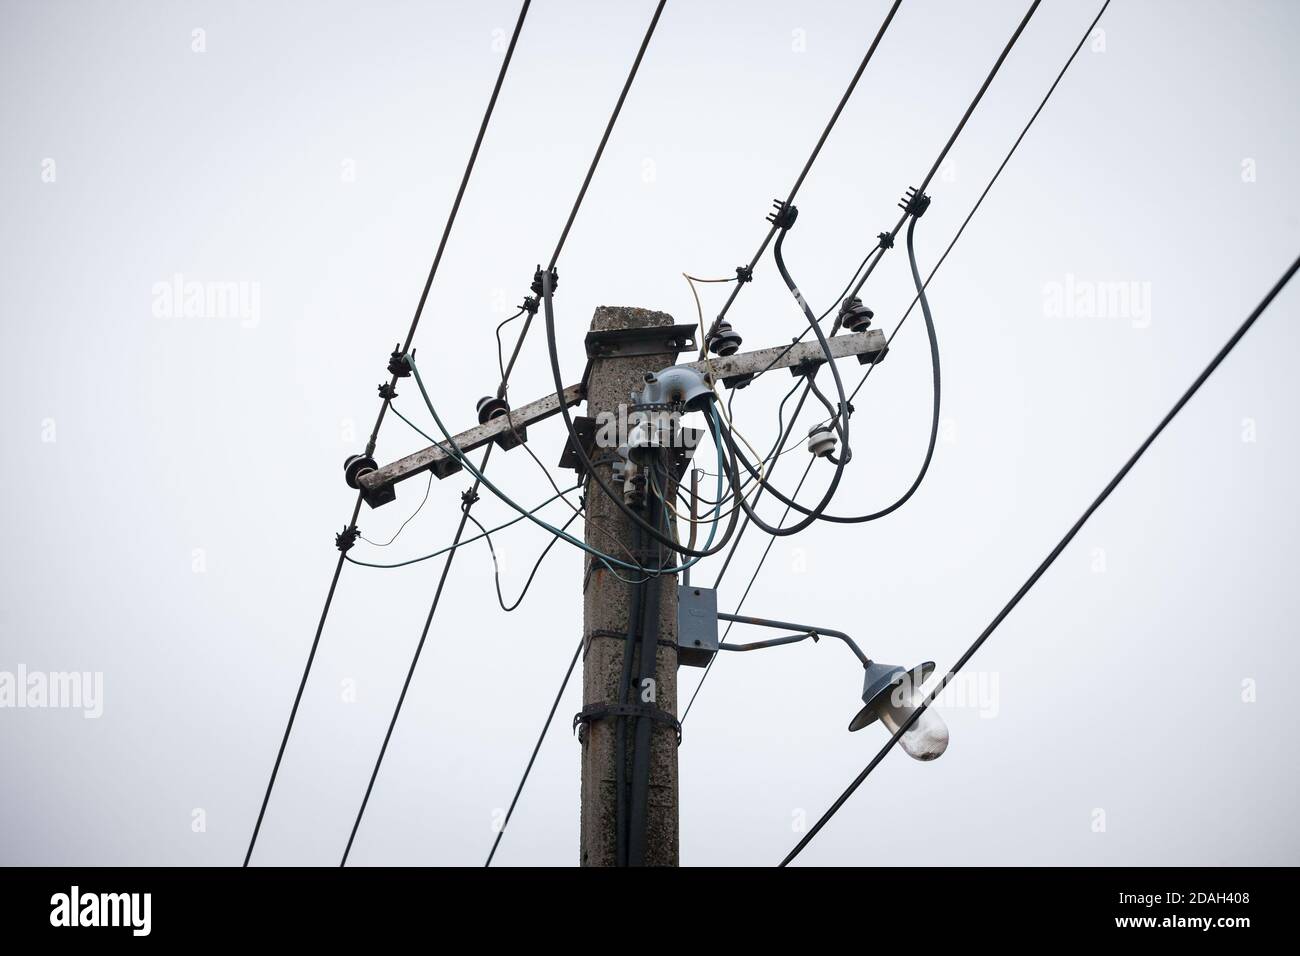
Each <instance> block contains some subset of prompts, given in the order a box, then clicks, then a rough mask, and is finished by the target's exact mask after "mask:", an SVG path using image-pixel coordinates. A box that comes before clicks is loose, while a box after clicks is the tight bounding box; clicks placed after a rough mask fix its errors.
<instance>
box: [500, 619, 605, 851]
mask: <svg viewBox="0 0 1300 956" xmlns="http://www.w3.org/2000/svg"><path fill="white" fill-rule="evenodd" d="M582 645H583V641H582V640H581V639H579V641H578V646H577V647H575V648H574V649H573V659H572V660H570V661H569V669H568V670H566V671H565V672H564V679H563V680H562V681H560V689H559V690H558V691H556V693H555V700H554V701H553V702H552V703H551V709H550V711H549V712H548V713H547V715H546V722H545V723H543V724H542V732H541V733H540V734H538V735H537V743H535V744H534V745H533V752H532V753H531V754H529V755H528V764H527V765H526V766H525V767H524V775H523V776H522V777H521V778H520V779H519V786H517V787H515V795H514V796H513V797H511V799H510V808H509V809H508V810H506V816H505V819H504V820H502V821H501V829H500V830H498V831H497V835H496V839H494V840H493V841H492V849H491V850H489V851H488V855H487V861H486V862H485V863H484V864H483V865H484V866H485V867H487V866H491V865H492V857H494V856H496V853H497V847H498V846H500V845H501V838H502V837H503V836H505V833H506V827H508V826H510V818H511V817H512V816H514V812H515V805H516V804H517V803H519V795H520V794H521V793H523V792H524V784H526V783H527V782H528V775H529V774H530V773H532V772H533V764H534V763H535V762H536V760H537V753H538V751H540V750H541V749H542V741H543V740H545V739H546V732H547V731H548V730H550V729H551V721H552V720H554V719H555V711H556V709H557V708H559V706H560V699H561V698H562V697H563V696H564V690H565V688H566V687H568V686H569V678H570V677H572V676H573V669H574V667H576V666H577V664H578V658H579V657H580V656H581V655H582Z"/></svg>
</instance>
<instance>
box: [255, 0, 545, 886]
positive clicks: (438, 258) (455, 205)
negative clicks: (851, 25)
mask: <svg viewBox="0 0 1300 956" xmlns="http://www.w3.org/2000/svg"><path fill="white" fill-rule="evenodd" d="M531 2H532V0H523V4H522V6H521V7H520V8H519V18H518V20H517V21H516V22H515V29H514V32H513V33H512V34H511V36H510V44H509V46H507V47H506V52H505V57H504V58H503V59H502V61H501V69H500V70H499V71H498V72H497V79H496V83H495V84H494V85H493V87H492V95H491V96H490V97H489V98H488V104H487V108H486V109H485V110H484V111H483V120H482V122H480V123H479V129H478V135H477V136H476V137H475V138H474V146H473V148H472V149H471V150H470V155H469V160H468V161H467V162H466V164H465V172H464V173H463V174H462V176H461V180H460V186H459V187H458V188H457V190H456V198H455V200H454V201H453V202H452V206H451V210H450V212H449V213H448V214H447V221H446V224H445V225H444V226H443V230H442V237H441V238H440V239H439V240H438V248H437V251H436V252H435V253H434V257H433V263H432V264H431V265H430V267H429V275H428V277H427V278H426V279H425V281H424V287H423V288H422V289H421V291H420V299H419V301H418V303H417V304H416V307H415V315H414V316H413V317H412V319H411V325H410V329H409V330H408V331H407V334H406V347H405V349H403V351H408V350H409V349H410V347H411V341H412V340H413V339H414V338H415V330H416V328H417V327H418V326H419V324H420V317H421V316H422V315H423V313H424V304H425V302H426V301H427V300H428V297H429V289H430V288H431V287H432V286H433V280H434V277H435V276H436V275H437V273H438V266H439V265H440V264H441V262H442V254H443V250H444V249H445V248H446V246H447V239H448V237H449V236H450V235H451V228H452V226H453V225H454V224H455V222H456V214H457V213H458V212H459V211H460V204H461V200H462V199H463V198H464V196H465V189H466V187H467V186H468V185H469V178H470V174H471V173H472V172H473V171H474V164H475V162H476V161H477V159H478V154H479V150H480V148H481V147H482V145H483V137H484V136H485V135H486V133H487V127H488V122H489V121H490V120H491V119H492V113H493V111H494V110H495V109H496V104H497V97H498V96H499V95H500V93H501V86H502V83H504V81H505V77H506V71H507V70H508V69H509V67H510V61H511V59H512V58H513V57H514V52H515V44H516V43H517V42H518V40H519V34H520V32H521V31H522V30H523V26H524V19H525V17H527V15H528V8H529V6H530V5H531ZM397 378H398V376H397V374H396V372H394V374H393V376H392V380H391V381H390V382H389V387H388V390H387V395H392V394H393V387H394V386H395V385H396V382H397ZM387 395H386V396H385V397H384V398H383V400H382V401H381V403H380V406H379V414H378V416H377V417H376V419H375V425H374V428H373V429H371V433H370V440H369V442H368V443H367V445H366V448H367V451H366V454H368V455H369V454H373V453H374V446H375V443H376V441H377V440H378V436H379V428H380V425H381V424H382V423H383V420H384V412H385V411H386V410H387V409H388V404H389V401H390V399H389V397H387ZM361 500H362V499H361V494H360V492H358V494H357V499H356V502H355V503H354V504H353V506H352V517H351V518H350V519H349V521H348V523H347V525H346V526H344V529H343V534H342V535H340V536H339V538H338V539H336V540H337V543H338V544H339V558H338V561H337V563H336V564H335V565H334V576H333V577H332V578H331V579H330V586H329V591H328V592H327V594H326V596H325V606H324V608H323V609H322V610H321V616H320V621H319V623H318V624H317V625H316V635H315V637H313V638H312V642H311V650H310V651H308V653H307V663H306V666H305V667H304V668H303V672H302V679H301V680H300V681H299V682H298V691H297V693H296V694H295V695H294V700H293V707H292V708H291V709H290V711H289V721H288V723H287V724H286V725H285V728H284V736H283V737H282V738H281V740H280V748H279V751H278V752H277V753H276V755H275V764H274V765H273V766H272V768H271V778H270V780H269V781H268V782H267V785H266V793H265V794H264V795H263V797H262V805H261V807H260V809H259V810H258V812H257V822H256V823H255V824H254V825H253V835H252V837H251V838H250V839H249V841H248V850H247V852H246V853H245V854H244V863H243V865H244V866H248V863H249V860H251V859H252V856H253V847H254V846H256V844H257V836H258V834H259V833H260V832H261V829H262V820H263V819H264V818H265V816H266V807H267V804H269V803H270V800H271V791H272V790H274V789H275V780H276V777H277V776H278V775H279V772H280V762H281V761H282V760H283V758H284V751H285V747H286V746H287V745H288V743H289V735H290V733H292V731H293V723H294V720H295V719H296V718H297V716H298V706H299V704H300V703H301V702H302V694H303V690H304V689H305V688H306V686H307V678H308V676H309V675H310V674H311V667H312V663H313V662H314V661H315V659H316V649H317V647H319V645H320V638H321V634H322V633H323V632H324V630H325V621H326V619H327V618H328V617H329V611H330V606H331V604H332V603H333V601H334V591H335V589H336V588H337V587H338V583H339V575H340V574H341V573H342V571H343V562H344V559H345V558H346V557H347V548H348V547H350V546H351V542H352V541H353V540H355V536H356V534H357V530H356V524H357V517H358V515H360V513H361ZM349 533H351V537H348V535H349Z"/></svg>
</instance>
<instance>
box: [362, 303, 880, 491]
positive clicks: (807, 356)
mask: <svg viewBox="0 0 1300 956" xmlns="http://www.w3.org/2000/svg"><path fill="white" fill-rule="evenodd" d="M684 330H692V331H693V330H694V327H693V326H665V327H661V328H657V329H655V330H654V332H655V336H656V337H655V338H654V339H653V343H652V344H651V340H648V339H647V340H645V341H639V340H637V341H633V340H632V339H630V338H629V339H627V340H623V339H615V340H609V341H614V342H616V343H617V344H616V345H614V346H611V345H610V344H609V342H607V341H606V339H604V338H601V337H600V336H601V335H602V333H597V332H593V333H591V335H589V336H588V339H589V341H588V350H589V351H590V350H592V349H593V348H594V349H597V350H599V349H605V348H610V347H613V348H615V351H614V352H610V353H606V352H603V351H602V352H600V354H601V355H602V356H603V355H606V354H609V355H618V356H620V357H621V356H624V355H629V354H631V355H637V354H642V353H640V352H636V351H633V352H627V351H625V350H626V349H629V348H630V349H638V348H647V349H648V348H653V349H654V350H655V351H656V352H676V351H682V350H685V349H688V348H691V347H693V346H694V341H695V340H694V336H693V335H689V336H688V335H687V334H686V332H685V331H684ZM593 337H595V338H593ZM828 342H829V344H830V352H831V356H832V357H833V358H837V359H839V358H847V357H848V356H850V355H853V356H857V359H858V361H859V362H863V363H866V362H872V361H879V360H880V359H882V358H883V357H884V355H885V353H886V351H887V348H886V345H885V335H884V333H883V332H881V331H880V330H879V329H868V330H867V331H865V332H857V333H854V334H852V335H836V336H832V337H831V338H830V339H829V340H828ZM593 354H594V353H593ZM825 358H826V355H825V353H824V352H823V351H822V348H821V345H820V344H819V343H817V342H799V343H797V344H795V345H778V346H775V347H774V348H770V349H759V350H757V351H755V352H745V353H743V354H737V355H728V356H714V357H713V358H710V359H707V360H704V361H700V362H691V363H689V364H685V365H681V366H677V367H679V368H689V369H694V370H695V371H697V372H701V373H704V374H709V373H712V375H713V377H714V379H715V380H717V381H721V380H723V379H730V380H747V379H748V378H752V377H753V376H754V375H756V374H759V373H761V372H765V371H767V370H768V369H778V368H794V367H796V366H803V365H805V364H806V363H809V362H813V363H816V362H819V361H824V360H825ZM585 397H586V387H585V386H584V385H583V384H581V383H580V384H578V385H570V386H569V387H568V388H566V389H565V390H564V404H565V406H566V407H569V408H572V407H573V406H574V405H577V404H578V403H579V402H581V401H582V400H583V399H584V398H585ZM559 411H560V403H559V402H558V401H557V400H556V397H555V395H553V394H551V395H547V396H545V397H544V398H539V399H538V400H537V401H535V402H530V403H529V404H527V405H521V406H520V407H519V408H516V409H513V410H512V411H511V412H510V417H509V418H508V419H507V417H506V416H505V415H501V416H500V417H498V418H493V419H490V420H489V421H488V422H486V423H485V424H482V425H475V426H474V427H473V428H469V429H466V430H465V431H463V432H461V433H460V434H459V435H456V436H455V439H456V445H457V446H458V447H459V448H460V450H461V451H462V452H465V453H468V452H471V451H473V450H474V449H476V448H481V447H482V446H484V445H486V444H487V443H488V442H490V441H499V440H501V436H503V435H505V436H510V422H513V423H514V425H515V428H516V429H517V430H518V431H520V432H522V431H523V430H524V429H525V428H526V427H527V426H528V425H531V424H533V423H534V422H540V421H543V420H545V419H547V418H550V417H551V416H552V415H557V414H559ZM510 437H513V436H510ZM574 457H576V456H574ZM681 467H684V462H683V463H681ZM460 470H461V466H460V462H459V461H457V460H456V457H455V455H453V454H452V453H451V451H450V450H449V448H448V445H447V443H446V442H439V443H438V444H436V445H430V446H429V447H428V448H422V449H421V450H420V451H417V452H414V453H412V454H410V455H407V456H406V457H405V458H399V459H398V460H397V461H395V462H392V463H391V464H388V465H384V466H383V467H382V468H378V469H376V470H374V471H371V472H368V473H367V474H365V475H363V476H362V477H361V478H360V485H361V491H362V494H363V496H364V497H365V499H366V502H367V504H369V505H370V506H371V507H372V508H377V507H379V506H380V505H384V504H387V503H388V502H390V501H392V500H393V499H394V498H395V497H396V495H395V493H394V490H393V486H394V485H396V484H397V483H398V482H399V481H405V480H406V479H407V478H410V477H411V476H413V475H418V474H420V473H422V472H425V471H432V472H433V473H434V475H435V476H437V477H438V478H446V477H447V476H448V475H454V474H455V473H456V472H458V471H460Z"/></svg>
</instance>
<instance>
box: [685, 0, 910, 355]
mask: <svg viewBox="0 0 1300 956" xmlns="http://www.w3.org/2000/svg"><path fill="white" fill-rule="evenodd" d="M902 2H903V0H894V2H893V3H892V4H891V5H890V7H889V12H888V13H886V14H885V19H884V20H883V21H882V22H881V24H880V28H879V29H878V30H877V31H876V36H875V38H874V39H873V40H872V41H871V46H869V47H867V52H866V53H864V54H863V56H862V60H861V62H859V63H858V68H857V69H856V70H855V71H854V72H853V78H852V79H850V80H849V85H848V86H847V87H846V88H845V90H844V95H843V96H841V97H840V101H839V103H837V104H836V105H835V111H834V112H833V113H831V118H830V120H828V121H827V123H826V128H825V129H824V130H822V134H821V136H819V137H818V138H817V144H816V145H815V146H813V149H812V152H811V153H809V154H808V161H807V162H805V163H804V164H803V169H801V170H800V171H799V176H798V177H797V178H796V179H795V181H794V185H793V186H791V187H790V193H789V195H788V196H786V198H785V204H786V205H787V206H789V205H791V204H792V203H793V202H794V199H795V196H797V195H798V194H799V189H800V187H801V186H803V182H804V180H805V179H807V178H808V173H809V172H810V171H811V170H812V167H813V163H815V162H816V161H817V157H818V156H819V155H820V154H821V151H822V147H823V146H824V145H825V144H826V140H827V139H828V138H829V137H830V135H831V130H833V129H834V128H835V124H836V123H837V122H839V119H840V114H841V113H843V112H844V107H845V106H846V105H847V104H848V102H849V97H851V96H852V95H853V91H854V90H855V89H857V87H858V81H859V80H860V79H862V74H863V73H865V72H866V69H867V64H868V63H870V62H871V58H872V57H873V56H875V54H876V47H878V46H880V41H881V39H883V38H884V36H885V31H886V30H888V29H889V25H890V24H891V23H892V22H893V21H894V14H896V13H897V12H898V8H899V7H900V6H901V5H902ZM776 233H777V225H776V223H773V224H772V227H771V228H770V229H768V231H767V234H766V235H765V236H764V237H763V241H762V242H761V243H759V246H758V251H757V252H755V253H754V255H753V258H751V259H750V260H749V265H748V266H746V267H745V271H744V273H743V275H746V276H752V275H753V273H754V268H755V267H756V266H757V265H758V260H759V259H762V258H763V253H764V252H766V251H767V247H768V246H769V245H770V244H771V242H772V239H773V238H775V236H776ZM745 284H746V283H745V282H737V283H736V285H735V288H733V289H732V290H731V294H730V295H728V296H727V301H726V302H725V303H724V304H723V306H722V309H721V311H720V312H719V313H718V319H719V320H721V319H724V318H726V315H727V312H728V311H729V310H730V309H731V304H732V303H733V302H735V301H736V297H737V296H738V295H740V290H741V288H742V287H743V286H744V285H745ZM700 345H704V343H703V342H701V343H700Z"/></svg>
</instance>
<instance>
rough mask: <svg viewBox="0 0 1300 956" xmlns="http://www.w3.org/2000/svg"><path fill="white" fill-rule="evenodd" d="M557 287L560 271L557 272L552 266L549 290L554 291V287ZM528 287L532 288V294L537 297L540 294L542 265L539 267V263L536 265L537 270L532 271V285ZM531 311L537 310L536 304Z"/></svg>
mask: <svg viewBox="0 0 1300 956" xmlns="http://www.w3.org/2000/svg"><path fill="white" fill-rule="evenodd" d="M559 287H560V273H559V272H557V271H556V270H555V268H554V267H552V268H551V291H552V292H554V291H555V290H556V289H558V288H559ZM530 288H531V289H532V290H533V295H535V296H537V297H538V298H540V297H541V295H542V267H541V265H540V264H539V265H538V266H537V271H536V272H534V273H533V284H532V286H530ZM533 311H534V312H536V311H537V307H536V306H533Z"/></svg>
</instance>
